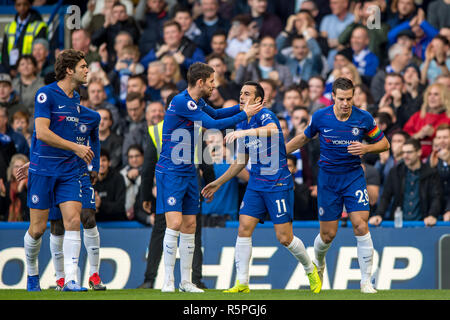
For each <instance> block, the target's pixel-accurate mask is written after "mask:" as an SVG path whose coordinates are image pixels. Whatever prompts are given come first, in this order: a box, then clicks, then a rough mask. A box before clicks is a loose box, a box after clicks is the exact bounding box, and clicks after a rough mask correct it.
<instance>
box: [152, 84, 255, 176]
mask: <svg viewBox="0 0 450 320" xmlns="http://www.w3.org/2000/svg"><path fill="white" fill-rule="evenodd" d="M246 118H247V114H246V113H245V112H244V111H241V110H240V108H239V106H238V105H236V106H234V107H231V108H225V109H219V110H215V109H214V108H212V107H210V106H209V105H208V104H207V103H206V102H205V101H204V100H203V99H200V100H199V101H198V102H196V101H195V100H194V99H192V98H191V96H190V95H189V93H188V91H187V90H184V91H183V92H181V93H179V94H178V95H176V96H175V97H174V98H173V99H172V101H171V102H170V104H169V107H168V108H167V111H166V114H165V116H164V124H163V133H162V148H161V154H160V156H159V161H158V163H157V164H156V169H155V170H156V171H158V172H161V173H175V174H177V175H181V176H195V175H196V170H195V164H194V153H195V145H196V144H197V143H198V142H201V140H199V139H198V137H199V127H195V126H194V122H195V123H198V125H199V126H201V127H204V128H207V129H211V128H215V129H219V130H222V129H226V128H230V127H232V126H234V125H235V124H237V123H238V122H240V121H242V120H244V119H246ZM194 127H195V129H194ZM200 145H201V144H200Z"/></svg>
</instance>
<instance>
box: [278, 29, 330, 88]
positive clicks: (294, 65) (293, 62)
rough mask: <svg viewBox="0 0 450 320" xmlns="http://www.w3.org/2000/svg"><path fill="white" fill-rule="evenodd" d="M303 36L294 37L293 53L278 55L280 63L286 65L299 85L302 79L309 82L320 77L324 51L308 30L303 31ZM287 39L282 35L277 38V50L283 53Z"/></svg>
mask: <svg viewBox="0 0 450 320" xmlns="http://www.w3.org/2000/svg"><path fill="white" fill-rule="evenodd" d="M302 33H303V34H305V36H303V35H296V36H294V37H292V46H291V48H292V52H290V53H289V54H288V55H285V54H281V55H278V57H279V59H278V61H279V62H281V63H283V64H285V65H286V66H287V67H288V68H289V71H290V72H291V74H292V75H293V81H294V83H299V82H300V80H301V79H303V80H305V81H308V80H309V78H311V77H312V76H315V75H320V73H321V71H322V60H321V58H322V51H321V50H320V47H319V44H318V43H317V41H316V39H314V37H312V36H311V35H310V34H309V32H308V30H306V29H305V30H302ZM286 40H287V37H286V36H284V35H283V33H281V34H280V35H279V36H278V37H277V49H278V51H279V52H282V48H283V47H285V42H286Z"/></svg>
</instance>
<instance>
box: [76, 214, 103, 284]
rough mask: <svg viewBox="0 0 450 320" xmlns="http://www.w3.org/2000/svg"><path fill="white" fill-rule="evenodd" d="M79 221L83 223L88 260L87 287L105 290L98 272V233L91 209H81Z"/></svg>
mask: <svg viewBox="0 0 450 320" xmlns="http://www.w3.org/2000/svg"><path fill="white" fill-rule="evenodd" d="M81 223H82V225H83V229H84V230H83V242H84V246H85V247H86V251H87V255H88V260H89V266H90V269H89V287H91V289H93V290H106V287H105V286H104V285H103V284H102V281H101V279H100V276H99V274H98V271H99V267H100V235H99V233H98V229H97V223H96V221H95V211H94V210H93V209H82V210H81Z"/></svg>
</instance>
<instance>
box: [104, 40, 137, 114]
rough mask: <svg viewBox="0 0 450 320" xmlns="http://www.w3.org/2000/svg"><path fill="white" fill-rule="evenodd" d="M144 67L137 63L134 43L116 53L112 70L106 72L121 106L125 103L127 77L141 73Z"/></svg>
mask: <svg viewBox="0 0 450 320" xmlns="http://www.w3.org/2000/svg"><path fill="white" fill-rule="evenodd" d="M143 72H144V67H143V66H142V65H141V64H140V63H139V49H138V47H137V46H135V45H127V46H125V47H123V48H122V49H121V50H120V51H119V52H118V55H117V62H116V65H115V66H114V70H111V71H110V72H109V73H108V78H109V80H110V81H111V85H112V86H113V88H114V95H115V96H118V97H119V101H120V104H121V106H124V105H125V99H126V97H127V88H128V85H127V84H128V79H129V78H130V76H132V75H136V74H142V73H143Z"/></svg>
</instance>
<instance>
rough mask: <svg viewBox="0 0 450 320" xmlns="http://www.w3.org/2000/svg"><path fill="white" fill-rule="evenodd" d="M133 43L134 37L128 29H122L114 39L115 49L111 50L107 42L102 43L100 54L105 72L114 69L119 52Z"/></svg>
mask: <svg viewBox="0 0 450 320" xmlns="http://www.w3.org/2000/svg"><path fill="white" fill-rule="evenodd" d="M131 45H133V38H132V37H131V35H130V33H129V32H128V31H120V32H119V33H118V34H117V36H116V37H115V39H114V50H109V49H108V48H107V45H106V43H103V44H101V45H100V47H99V49H98V54H99V55H100V57H101V59H102V61H101V66H102V69H103V70H105V72H109V71H111V70H113V68H114V66H115V65H116V63H117V55H118V53H119V52H120V51H121V50H122V49H123V48H124V47H126V46H131Z"/></svg>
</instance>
